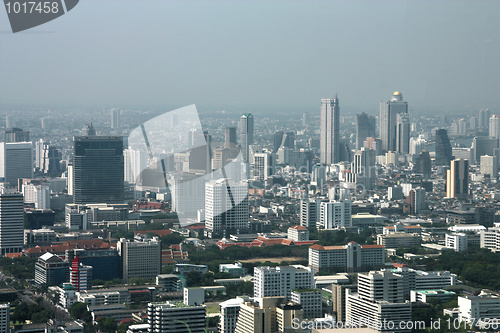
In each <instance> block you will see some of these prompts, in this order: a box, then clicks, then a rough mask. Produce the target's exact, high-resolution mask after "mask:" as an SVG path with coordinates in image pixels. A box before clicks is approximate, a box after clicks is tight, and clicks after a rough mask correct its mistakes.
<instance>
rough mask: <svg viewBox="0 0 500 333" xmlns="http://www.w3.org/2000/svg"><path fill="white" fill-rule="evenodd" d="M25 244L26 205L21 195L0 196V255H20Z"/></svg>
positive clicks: (8, 194) (6, 194)
mask: <svg viewBox="0 0 500 333" xmlns="http://www.w3.org/2000/svg"><path fill="white" fill-rule="evenodd" d="M23 244H24V203H23V195H22V194H20V193H3V194H0V254H1V255H2V256H4V255H5V254H7V253H18V252H21V251H22V250H23Z"/></svg>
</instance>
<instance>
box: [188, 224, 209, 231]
mask: <svg viewBox="0 0 500 333" xmlns="http://www.w3.org/2000/svg"><path fill="white" fill-rule="evenodd" d="M187 228H188V229H190V230H200V229H204V228H205V226H204V225H192V226H190V227H187Z"/></svg>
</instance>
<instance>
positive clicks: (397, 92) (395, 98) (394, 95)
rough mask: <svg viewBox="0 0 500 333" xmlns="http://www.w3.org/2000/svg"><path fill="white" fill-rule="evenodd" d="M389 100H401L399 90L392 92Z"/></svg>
mask: <svg viewBox="0 0 500 333" xmlns="http://www.w3.org/2000/svg"><path fill="white" fill-rule="evenodd" d="M391 100H393V101H402V100H403V94H402V93H401V92H400V91H395V92H394V94H392V98H391Z"/></svg>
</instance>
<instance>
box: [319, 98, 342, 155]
mask: <svg viewBox="0 0 500 333" xmlns="http://www.w3.org/2000/svg"><path fill="white" fill-rule="evenodd" d="M339 126H340V107H339V99H338V98H337V96H335V98H331V99H328V98H327V99H322V100H321V133H320V161H321V164H323V165H330V164H334V163H337V162H340V128H339Z"/></svg>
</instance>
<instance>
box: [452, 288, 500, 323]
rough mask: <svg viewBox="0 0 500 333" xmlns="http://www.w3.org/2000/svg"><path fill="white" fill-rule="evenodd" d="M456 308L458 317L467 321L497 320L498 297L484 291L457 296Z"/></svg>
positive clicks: (499, 311)
mask: <svg viewBox="0 0 500 333" xmlns="http://www.w3.org/2000/svg"><path fill="white" fill-rule="evenodd" d="M458 308H459V313H458V319H460V320H461V321H466V322H467V323H472V322H475V321H482V322H485V321H487V320H491V319H493V320H498V318H500V297H499V296H498V295H491V294H488V293H484V292H482V293H481V294H480V295H479V296H459V297H458ZM497 323H498V321H497ZM479 325H481V323H479Z"/></svg>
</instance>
